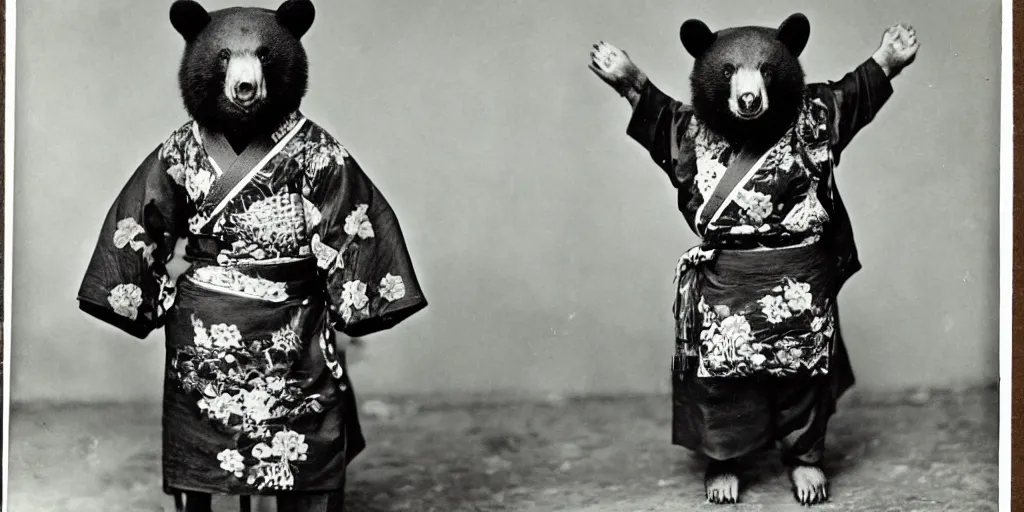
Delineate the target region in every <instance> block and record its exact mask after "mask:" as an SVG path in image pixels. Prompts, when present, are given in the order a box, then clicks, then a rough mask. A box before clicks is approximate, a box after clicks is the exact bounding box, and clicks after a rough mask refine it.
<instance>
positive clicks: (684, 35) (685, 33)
mask: <svg viewBox="0 0 1024 512" xmlns="http://www.w3.org/2000/svg"><path fill="white" fill-rule="evenodd" d="M717 38H718V36H717V35H715V34H714V32H711V29H710V28H708V26H707V25H705V24H704V22H703V21H700V20H686V21H685V22H683V26H681V27H679V40H680V41H682V42H683V48H686V51H687V52H688V53H689V54H690V55H691V56H693V58H695V59H697V58H700V57H701V56H702V55H704V52H706V51H708V48H711V45H712V44H713V43H714V42H715V39H717Z"/></svg>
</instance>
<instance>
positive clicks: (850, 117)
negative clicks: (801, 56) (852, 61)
mask: <svg viewBox="0 0 1024 512" xmlns="http://www.w3.org/2000/svg"><path fill="white" fill-rule="evenodd" d="M892 92H893V89H892V82H891V81H890V80H889V77H888V76H887V75H886V73H885V71H884V70H882V67H881V66H879V65H878V62H876V61H875V60H874V59H873V58H872V59H868V60H867V61H865V62H864V63H863V64H861V65H860V66H857V69H854V70H853V71H851V72H849V73H847V74H846V76H844V77H843V78H841V79H840V80H839V81H837V82H828V83H825V84H816V85H815V86H812V88H811V93H812V94H813V95H814V96H815V97H817V98H818V99H820V100H822V101H823V102H824V103H825V106H826V107H828V109H829V111H830V112H831V114H832V118H831V119H830V121H831V124H832V151H833V154H834V156H835V159H836V163H838V161H839V154H840V153H841V152H842V150H843V149H844V148H846V146H847V145H848V144H849V143H850V141H851V140H853V137H854V135H857V132H859V131H860V130H861V128H864V127H865V126H867V125H868V123H870V122H871V121H872V120H873V119H874V118H875V115H876V114H878V111H879V110H881V109H882V105H884V104H885V102H886V101H888V100H889V97H890V96H892Z"/></svg>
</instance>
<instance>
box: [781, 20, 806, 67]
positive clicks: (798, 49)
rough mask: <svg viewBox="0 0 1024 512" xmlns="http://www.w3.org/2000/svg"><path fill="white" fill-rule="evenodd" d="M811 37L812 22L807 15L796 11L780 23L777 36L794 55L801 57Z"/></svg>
mask: <svg viewBox="0 0 1024 512" xmlns="http://www.w3.org/2000/svg"><path fill="white" fill-rule="evenodd" d="M810 37H811V22H809V21H807V16H804V15H803V14H800V13H796V14H794V15H792V16H790V17H788V18H786V21H783V22H782V25H779V30H778V31H777V32H776V33H775V38H776V39H778V40H779V41H780V42H782V44H783V45H785V46H786V48H787V49H788V50H789V53H791V54H793V56H794V57H799V56H800V54H801V53H803V51H804V48H806V47H807V40H808V39H810Z"/></svg>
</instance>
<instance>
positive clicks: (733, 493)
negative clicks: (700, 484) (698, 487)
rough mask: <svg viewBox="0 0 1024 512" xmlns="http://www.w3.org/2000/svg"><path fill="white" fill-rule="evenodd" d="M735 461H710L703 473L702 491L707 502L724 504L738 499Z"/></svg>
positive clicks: (737, 474) (738, 489)
mask: <svg viewBox="0 0 1024 512" xmlns="http://www.w3.org/2000/svg"><path fill="white" fill-rule="evenodd" d="M738 469H739V468H738V467H737V465H736V463H735V461H711V462H709V463H708V468H707V471H705V473H704V493H705V494H706V496H707V499H708V502H709V503H714V504H716V505H726V504H731V503H737V502H739V499H740V477H739V471H738Z"/></svg>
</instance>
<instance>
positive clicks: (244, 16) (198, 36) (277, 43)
mask: <svg viewBox="0 0 1024 512" xmlns="http://www.w3.org/2000/svg"><path fill="white" fill-rule="evenodd" d="M314 16H315V10H314V8H313V4H312V3H311V2H309V1H292V2H285V3H284V4H282V5H281V7H280V8H279V9H278V10H277V11H271V10H269V9H255V8H246V7H233V8H228V9H222V10H219V11H214V12H212V13H207V12H206V10H205V9H204V8H203V7H202V6H201V5H199V4H198V3H196V2H188V1H183V2H175V3H174V4H172V6H171V24H172V25H173V26H174V28H175V30H177V31H178V33H180V34H181V36H182V37H183V38H184V39H185V42H186V46H185V52H184V54H183V55H182V58H181V65H180V68H179V71H178V81H179V84H180V87H181V97H182V100H184V103H185V109H186V110H187V111H188V113H189V115H190V116H192V118H193V119H195V120H196V121H197V122H198V123H199V124H200V125H202V126H203V127H205V128H207V129H209V130H211V131H214V132H220V133H224V134H225V136H226V137H227V138H228V141H229V142H230V143H231V146H232V148H233V149H235V151H236V152H238V153H241V152H242V150H244V149H245V147H246V146H248V142H249V141H250V140H251V139H252V138H253V137H255V136H257V135H259V134H264V133H267V132H270V131H272V130H274V129H276V128H277V127H278V126H279V124H280V123H281V121H282V120H283V119H284V118H285V117H286V116H288V115H289V114H291V113H292V112H295V111H296V110H298V109H299V106H300V104H301V103H302V98H303V97H304V96H305V95H306V89H307V87H308V81H309V63H308V60H307V57H306V50H305V48H303V46H302V43H301V42H300V41H299V39H300V38H301V37H302V36H303V35H305V33H306V32H307V31H308V30H309V29H310V27H311V26H312V24H313V19H314Z"/></svg>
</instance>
